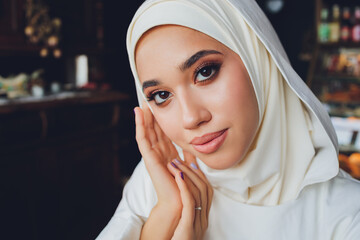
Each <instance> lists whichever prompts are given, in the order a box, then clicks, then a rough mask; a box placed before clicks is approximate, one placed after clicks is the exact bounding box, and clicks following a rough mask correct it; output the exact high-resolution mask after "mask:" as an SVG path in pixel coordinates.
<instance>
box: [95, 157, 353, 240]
mask: <svg viewBox="0 0 360 240" xmlns="http://www.w3.org/2000/svg"><path fill="white" fill-rule="evenodd" d="M349 196H350V197H349ZM359 199H360V182H359V181H357V180H355V179H353V178H352V177H351V176H349V175H348V174H347V173H345V172H344V171H342V170H341V171H340V172H339V174H338V175H337V176H336V177H335V178H333V179H331V180H330V181H326V182H323V183H317V184H313V185H309V186H307V187H305V188H304V189H303V190H302V192H301V193H300V195H299V197H298V198H297V199H295V200H292V201H289V202H286V203H284V204H281V205H277V206H255V205H247V204H243V203H239V202H235V201H234V200H232V199H230V198H228V197H227V196H225V195H223V194H222V193H221V192H220V191H217V190H216V189H214V197H213V202H212V205H211V209H210V215H209V226H208V229H207V231H206V234H205V237H204V240H210V239H214V240H220V239H227V240H228V239H229V240H230V239H249V240H257V239H259V240H264V239H277V240H281V239H287V240H290V239H291V240H297V239H299V240H304V239H306V240H312V239H314V240H330V239H331V240H359V239H360V201H359ZM156 201H157V199H156V192H155V189H154V187H153V185H152V182H151V179H150V176H149V174H148V172H147V170H146V168H145V165H144V162H143V161H141V162H140V163H139V164H138V166H137V168H136V169H135V171H134V173H133V175H132V177H131V178H130V180H129V181H128V183H127V184H126V186H125V188H124V192H123V198H122V200H121V202H120V204H119V206H118V208H117V210H116V212H115V214H114V216H113V217H112V219H111V220H110V222H109V223H108V225H107V226H106V227H105V228H104V230H103V231H102V232H101V233H100V235H99V236H98V238H97V240H115V239H116V240H119V239H129V240H130V239H131V240H134V239H139V237H140V232H141V228H142V226H143V224H144V223H145V221H146V219H147V218H148V216H149V214H150V211H151V209H152V208H153V206H154V205H155V204H156ZM234 205H237V206H236V208H235V209H233V208H230V207H229V206H234ZM154 239H156V238H154Z"/></svg>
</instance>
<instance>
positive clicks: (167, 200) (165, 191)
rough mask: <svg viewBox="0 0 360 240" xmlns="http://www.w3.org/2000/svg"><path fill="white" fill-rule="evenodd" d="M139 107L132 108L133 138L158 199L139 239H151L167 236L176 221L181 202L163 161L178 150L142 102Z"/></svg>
mask: <svg viewBox="0 0 360 240" xmlns="http://www.w3.org/2000/svg"><path fill="white" fill-rule="evenodd" d="M143 106H144V107H143V110H142V109H141V108H139V107H136V108H135V109H134V111H135V123H136V141H137V144H138V147H139V150H140V153H141V155H142V157H143V159H144V162H145V166H146V168H147V170H148V172H149V175H150V178H151V180H152V183H153V185H154V187H155V191H156V194H157V198H158V202H157V204H156V206H155V207H154V208H153V210H152V211H151V213H150V216H149V218H148V220H147V221H146V223H145V225H144V227H143V230H142V233H141V239H147V238H149V239H151V237H153V236H158V239H170V237H171V236H172V234H173V233H174V231H175V228H176V226H177V224H178V222H179V220H180V217H181V211H182V203H181V197H180V192H179V189H178V186H177V184H176V182H175V179H174V177H173V176H172V175H171V173H170V172H169V170H168V168H167V163H168V162H171V161H172V160H174V159H175V158H178V152H177V151H176V149H175V146H174V145H173V144H172V142H171V140H170V139H169V138H168V137H167V136H166V135H165V134H164V132H163V131H162V130H161V128H160V126H159V125H158V123H157V122H156V120H155V119H154V116H153V114H152V113H151V111H150V109H149V107H148V106H147V104H146V103H144V104H143ZM178 159H179V158H178ZM164 220H165V221H164Z"/></svg>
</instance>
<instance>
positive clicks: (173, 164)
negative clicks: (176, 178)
mask: <svg viewBox="0 0 360 240" xmlns="http://www.w3.org/2000/svg"><path fill="white" fill-rule="evenodd" d="M170 164H171V166H173V167H174V168H178V167H177V166H176V165H175V163H173V162H171V163H170Z"/></svg>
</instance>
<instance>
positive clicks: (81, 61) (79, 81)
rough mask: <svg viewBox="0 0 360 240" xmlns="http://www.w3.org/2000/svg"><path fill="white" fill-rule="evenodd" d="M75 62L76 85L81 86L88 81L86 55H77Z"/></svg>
mask: <svg viewBox="0 0 360 240" xmlns="http://www.w3.org/2000/svg"><path fill="white" fill-rule="evenodd" d="M75 64H76V69H75V71H76V86H77V87H82V86H84V85H86V84H87V83H88V82H89V78H88V72H89V71H88V70H89V69H88V57H87V56H86V55H79V56H77V57H76V58H75Z"/></svg>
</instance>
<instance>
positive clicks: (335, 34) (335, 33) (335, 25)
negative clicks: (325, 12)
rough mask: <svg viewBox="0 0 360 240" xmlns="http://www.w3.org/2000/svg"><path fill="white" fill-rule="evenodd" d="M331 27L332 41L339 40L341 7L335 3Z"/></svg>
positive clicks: (330, 38)
mask: <svg viewBox="0 0 360 240" xmlns="http://www.w3.org/2000/svg"><path fill="white" fill-rule="evenodd" d="M329 28H330V37H329V41H330V42H334V43H335V42H339V39H340V7H339V5H337V4H335V5H333V6H332V17H331V21H330V23H329Z"/></svg>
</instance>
